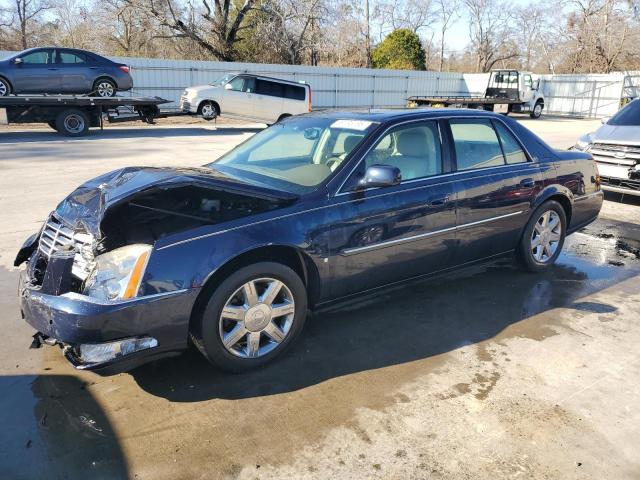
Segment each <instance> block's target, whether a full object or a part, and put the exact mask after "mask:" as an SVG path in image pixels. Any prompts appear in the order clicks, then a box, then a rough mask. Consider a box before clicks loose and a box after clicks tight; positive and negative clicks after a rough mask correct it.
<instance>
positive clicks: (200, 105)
mask: <svg viewBox="0 0 640 480" xmlns="http://www.w3.org/2000/svg"><path fill="white" fill-rule="evenodd" d="M205 102H211V103H213V106H214V107H215V109H216V112H217V114H218V115H220V113H221V112H222V111H221V110H220V104H219V103H218V102H216V101H215V100H212V99H210V98H203V99H202V100H200V101H199V102H198V108H197V109H196V112H198V113H201V112H202V105H203V104H204V103H205Z"/></svg>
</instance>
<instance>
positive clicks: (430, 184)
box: [329, 121, 456, 297]
mask: <svg viewBox="0 0 640 480" xmlns="http://www.w3.org/2000/svg"><path fill="white" fill-rule="evenodd" d="M374 164H385V165H392V166H396V167H398V168H399V169H400V172H401V175H402V182H401V184H400V185H397V186H391V187H386V188H370V189H366V190H364V191H358V190H355V189H354V187H355V186H356V184H357V182H358V180H359V179H360V178H362V176H363V175H364V172H365V169H366V168H367V167H368V166H371V165H374ZM448 170H449V162H448V155H447V151H446V149H444V148H443V146H442V144H441V136H440V125H439V124H438V122H436V121H419V122H410V123H406V124H402V125H399V126H396V127H393V128H392V129H390V130H388V131H387V132H385V133H383V134H382V135H381V137H380V139H379V140H378V141H377V142H376V143H375V144H374V146H373V147H372V148H371V149H370V150H369V152H368V153H367V154H366V155H365V157H364V158H363V160H361V161H360V163H359V164H358V166H357V167H356V168H355V169H354V171H353V172H352V173H351V175H350V177H349V179H348V180H347V181H346V182H345V184H344V185H343V186H342V187H341V189H340V190H339V192H338V194H337V195H336V196H334V197H333V198H332V199H331V202H332V203H334V204H335V206H334V207H333V208H331V209H330V215H331V216H332V218H331V220H330V222H329V224H330V225H331V227H330V232H331V233H330V249H331V253H330V259H329V263H330V268H331V272H332V282H331V294H332V296H333V297H341V296H344V295H348V294H351V293H355V292H359V291H363V290H367V289H371V288H375V287H378V286H381V285H385V284H389V283H393V282H397V281H400V280H404V279H407V278H411V277H415V276H418V275H423V274H426V273H430V272H434V271H437V270H440V269H442V268H446V267H447V266H448V264H449V262H451V260H452V258H453V250H454V245H455V221H456V219H455V209H454V207H455V198H454V193H453V179H452V176H450V175H445V173H446V172H447V171H448Z"/></svg>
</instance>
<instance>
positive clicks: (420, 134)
mask: <svg viewBox="0 0 640 480" xmlns="http://www.w3.org/2000/svg"><path fill="white" fill-rule="evenodd" d="M427 141H428V140H427V136H426V134H425V131H424V129H417V128H416V129H412V130H407V131H405V132H402V133H401V134H400V135H398V138H397V139H396V151H397V152H398V153H399V154H400V155H406V156H410V157H424V156H425V155H426V154H427Z"/></svg>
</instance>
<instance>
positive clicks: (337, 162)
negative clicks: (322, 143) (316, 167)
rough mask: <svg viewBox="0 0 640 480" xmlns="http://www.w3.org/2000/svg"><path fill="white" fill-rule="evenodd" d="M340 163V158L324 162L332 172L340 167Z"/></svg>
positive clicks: (332, 158)
mask: <svg viewBox="0 0 640 480" xmlns="http://www.w3.org/2000/svg"><path fill="white" fill-rule="evenodd" d="M341 162H342V158H340V157H331V158H329V159H328V160H327V161H326V162H325V165H326V166H327V167H329V169H330V170H331V171H332V172H333V170H334V169H335V168H336V167H337V166H338V165H340V163H341Z"/></svg>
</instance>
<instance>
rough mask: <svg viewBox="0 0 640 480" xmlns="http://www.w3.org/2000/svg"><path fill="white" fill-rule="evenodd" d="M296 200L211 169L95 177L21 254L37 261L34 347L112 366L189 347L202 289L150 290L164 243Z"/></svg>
mask: <svg viewBox="0 0 640 480" xmlns="http://www.w3.org/2000/svg"><path fill="white" fill-rule="evenodd" d="M211 177H213V178H211ZM290 202H291V198H281V197H273V196H272V195H269V194H260V192H253V191H243V188H242V187H241V186H238V185H234V184H231V185H226V184H225V183H224V182H223V179H220V178H219V176H217V175H214V174H211V175H210V176H207V175H206V174H205V172H202V171H201V170H173V169H142V168H140V169H132V168H129V169H123V170H119V171H116V172H112V173H111V174H107V175H104V176H102V177H98V178H97V179H95V180H92V181H90V182H87V183H86V184H84V185H82V186H81V187H79V188H78V189H77V190H75V191H74V192H73V193H72V194H71V195H69V196H68V197H67V198H66V199H65V200H63V202H61V204H60V205H59V206H58V207H57V209H56V210H55V211H54V212H52V214H51V215H50V216H49V218H48V219H47V221H46V222H45V223H44V225H43V227H42V229H41V230H40V232H39V233H37V234H35V235H32V236H31V237H30V238H29V239H27V241H26V242H25V244H24V245H23V247H22V248H21V249H20V251H19V252H18V255H17V256H16V260H15V265H16V266H19V265H21V264H22V263H24V262H27V266H26V268H25V269H24V270H23V271H22V272H21V280H20V299H21V310H22V316H23V318H24V319H25V320H26V321H27V322H28V323H29V324H30V325H31V326H32V327H34V328H35V329H36V330H37V332H38V333H37V334H36V335H35V336H34V341H33V343H32V346H34V347H39V346H41V345H42V344H50V345H51V344H57V345H60V346H61V347H62V348H63V350H64V354H65V357H66V358H67V359H68V360H69V361H70V362H71V363H72V364H73V365H74V366H75V367H76V368H81V369H94V370H96V369H97V370H102V371H105V372H111V371H120V370H122V369H128V368H131V367H133V366H135V365H137V364H139V363H143V361H148V360H150V359H153V358H159V357H162V356H167V355H174V354H176V353H179V352H180V351H182V350H184V349H185V348H186V347H187V339H188V325H189V318H190V315H191V311H192V308H193V305H194V302H195V299H196V297H197V294H198V292H199V287H198V286H197V285H188V286H184V285H180V284H179V283H178V282H175V284H172V282H163V288H162V289H158V288H157V286H154V287H153V288H149V285H151V284H152V283H153V281H152V280H153V278H154V272H153V271H152V270H153V267H151V266H150V260H151V259H152V258H153V255H154V245H155V243H156V241H157V240H160V239H163V238H166V237H170V236H171V235H174V234H178V233H183V232H186V231H189V230H194V229H198V228H201V227H206V226H210V225H215V224H218V223H223V222H229V221H232V220H236V219H238V218H242V217H245V216H249V215H252V214H256V213H260V212H264V211H268V210H272V209H275V208H279V207H281V206H283V205H285V204H287V203H290ZM156 268H159V267H158V266H156ZM165 271H166V269H165ZM150 281H151V283H150ZM114 365H118V366H119V367H120V368H116V369H114V368H112V367H113V366H114Z"/></svg>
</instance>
